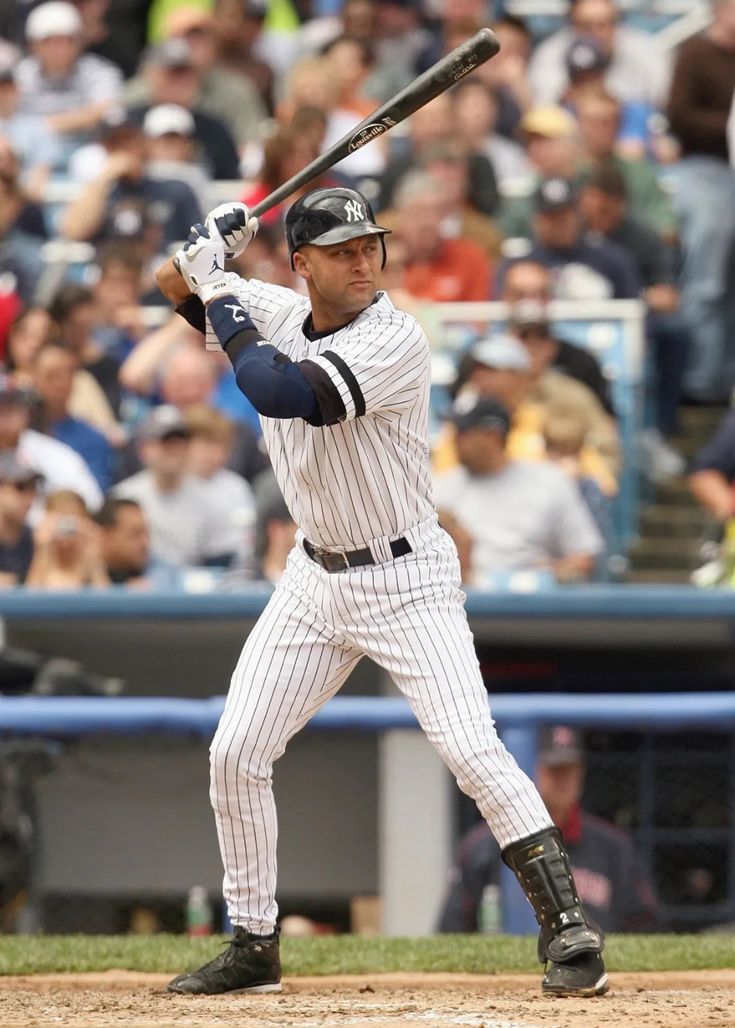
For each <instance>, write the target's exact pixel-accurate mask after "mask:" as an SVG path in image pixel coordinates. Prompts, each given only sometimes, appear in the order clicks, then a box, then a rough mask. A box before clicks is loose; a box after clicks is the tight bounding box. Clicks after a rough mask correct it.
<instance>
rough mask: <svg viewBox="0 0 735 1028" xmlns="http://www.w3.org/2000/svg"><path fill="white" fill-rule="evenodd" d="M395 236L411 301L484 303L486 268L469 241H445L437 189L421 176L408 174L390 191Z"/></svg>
mask: <svg viewBox="0 0 735 1028" xmlns="http://www.w3.org/2000/svg"><path fill="white" fill-rule="evenodd" d="M395 201H396V202H395V206H396V233H397V234H398V235H399V236H400V237H401V239H402V240H403V241H404V243H405V244H406V246H407V247H408V252H409V255H410V256H409V264H408V267H407V268H406V275H405V286H406V289H407V290H408V292H409V293H411V295H412V296H414V297H420V298H424V299H428V300H438V301H444V302H452V301H460V300H486V299H488V297H489V295H490V288H491V265H490V261H489V260H488V258H487V256H486V254H485V252H484V251H483V250H482V249H481V248H480V247H479V246H478V245H477V244H476V243H473V242H471V241H470V240H469V239H451V238H447V237H446V236H445V234H444V232H443V229H442V219H443V217H444V206H443V201H442V196H441V190H440V185H439V183H438V182H437V180H436V179H434V178H433V177H432V176H431V175H428V174H427V173H426V172H421V171H416V172H410V173H409V174H407V175H406V177H405V179H404V180H403V181H402V182H401V184H400V186H399V187H398V189H397V190H396V196H395Z"/></svg>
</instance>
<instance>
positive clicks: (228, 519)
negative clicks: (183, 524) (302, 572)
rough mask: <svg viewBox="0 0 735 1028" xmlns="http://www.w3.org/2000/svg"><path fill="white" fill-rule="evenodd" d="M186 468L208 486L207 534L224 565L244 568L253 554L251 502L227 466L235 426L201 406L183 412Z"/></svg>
mask: <svg viewBox="0 0 735 1028" xmlns="http://www.w3.org/2000/svg"><path fill="white" fill-rule="evenodd" d="M186 425H187V428H188V429H189V437H190V441H189V470H190V471H191V472H192V474H194V475H196V476H197V478H199V479H201V481H203V482H205V483H206V484H207V485H208V486H209V490H210V493H211V500H212V507H213V509H214V510H215V511H216V512H217V518H216V519H213V520H212V523H211V535H212V538H213V539H217V540H218V541H219V545H220V547H221V554H222V560H223V564H224V566H226V567H241V568H244V567H248V566H249V562H250V561H251V559H252V556H253V529H254V524H255V503H254V500H253V491H252V489H251V488H250V485H249V484H248V482H246V481H245V479H244V478H243V477H242V475H238V474H237V472H236V471H232V470H231V469H230V468H228V467H227V461H228V460H229V457H230V454H231V453H232V449H233V446H234V443H235V425H234V424H233V422H232V421H230V420H229V419H228V418H226V417H225V416H224V414H220V412H219V411H216V410H214V409H213V408H211V407H205V406H203V405H200V406H194V407H190V408H189V410H188V411H187V413H186Z"/></svg>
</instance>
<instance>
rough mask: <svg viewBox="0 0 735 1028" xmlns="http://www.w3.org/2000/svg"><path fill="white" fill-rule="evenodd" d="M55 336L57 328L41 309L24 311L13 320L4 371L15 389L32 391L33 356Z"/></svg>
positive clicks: (28, 308) (44, 310)
mask: <svg viewBox="0 0 735 1028" xmlns="http://www.w3.org/2000/svg"><path fill="white" fill-rule="evenodd" d="M55 335H56V325H55V324H54V321H53V318H52V317H51V315H50V314H49V312H48V311H47V310H46V309H45V308H43V307H26V308H24V309H23V310H22V311H21V312H20V313H19V314H18V316H17V318H15V320H14V321H13V323H12V325H11V326H10V331H9V332H8V343H7V349H6V351H5V371H6V372H7V378H8V381H9V382H10V384H12V385H13V386H14V387H15V388H16V389H30V388H32V386H33V361H34V358H35V356H36V353H37V352H38V351H39V350H40V348H41V347H42V346H43V344H44V343H46V342H48V341H49V340H50V339H52V338H54V337H55Z"/></svg>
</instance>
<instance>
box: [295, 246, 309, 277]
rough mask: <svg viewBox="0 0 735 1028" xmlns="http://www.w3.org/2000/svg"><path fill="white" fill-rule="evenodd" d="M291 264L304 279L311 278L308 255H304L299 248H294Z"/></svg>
mask: <svg viewBox="0 0 735 1028" xmlns="http://www.w3.org/2000/svg"><path fill="white" fill-rule="evenodd" d="M293 266H294V271H295V272H296V274H297V275H300V276H301V277H302V278H303V279H304V281H306V282H308V281H309V279H310V278H311V267H310V264H309V258H308V256H306V255H304V254H303V253H302V252H301V250H296V252H295V253H294V255H293Z"/></svg>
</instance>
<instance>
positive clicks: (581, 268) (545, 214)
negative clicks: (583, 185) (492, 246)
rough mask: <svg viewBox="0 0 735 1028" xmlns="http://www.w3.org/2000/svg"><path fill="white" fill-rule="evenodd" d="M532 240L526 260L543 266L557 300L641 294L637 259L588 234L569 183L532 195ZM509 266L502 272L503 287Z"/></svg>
mask: <svg viewBox="0 0 735 1028" xmlns="http://www.w3.org/2000/svg"><path fill="white" fill-rule="evenodd" d="M534 206H535V214H534V218H533V233H534V234H533V240H532V246H531V249H530V251H529V252H528V254H527V255H526V256H527V259H529V260H533V261H537V262H538V263H540V264H545V265H546V266H547V267H548V268H550V269H551V272H552V276H553V282H554V285H553V292H554V296H555V297H556V299H565V300H592V299H595V300H602V299H615V300H629V299H635V298H636V297H637V296H638V292H639V288H640V285H639V279H638V271H637V268H636V265H635V263H634V261H633V259H632V258H631V257H630V256H629V255H628V254H627V253H626V252H625V251H624V250H622V249H621V248H620V247H618V246H616V245H615V244H614V243H610V242H608V241H607V240H604V239H598V238H596V237H594V236H592V235H589V234H587V233H586V232H585V228H584V223H583V220H582V213H581V210H580V207H579V192H578V190H577V188H576V187H575V185H574V183H573V182H571V181H570V180H569V179H563V178H549V179H544V180H543V181H542V182H541V183H540V184H539V186H538V189H537V190H536V193H535V195H534ZM506 270H507V264H505V265H502V266H501V268H500V271H499V283H500V289H501V290H502V283H503V279H504V277H505V272H506Z"/></svg>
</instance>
